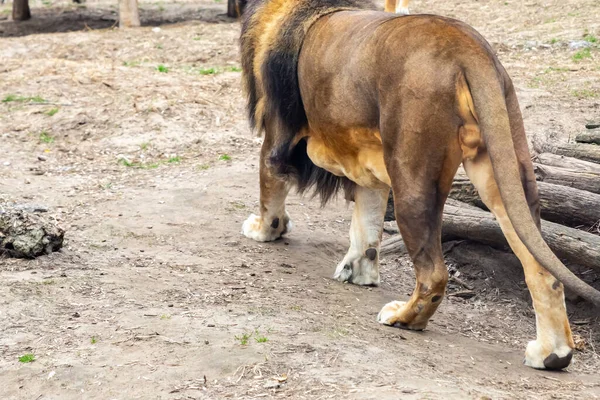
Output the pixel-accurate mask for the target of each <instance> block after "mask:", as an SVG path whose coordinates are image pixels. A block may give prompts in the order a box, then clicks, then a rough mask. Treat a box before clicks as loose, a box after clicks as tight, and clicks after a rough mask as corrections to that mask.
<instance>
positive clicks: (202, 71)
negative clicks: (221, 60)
mask: <svg viewBox="0 0 600 400" xmlns="http://www.w3.org/2000/svg"><path fill="white" fill-rule="evenodd" d="M198 72H199V73H200V75H215V74H218V73H219V70H217V69H216V68H215V67H211V68H200V70H199V71H198Z"/></svg>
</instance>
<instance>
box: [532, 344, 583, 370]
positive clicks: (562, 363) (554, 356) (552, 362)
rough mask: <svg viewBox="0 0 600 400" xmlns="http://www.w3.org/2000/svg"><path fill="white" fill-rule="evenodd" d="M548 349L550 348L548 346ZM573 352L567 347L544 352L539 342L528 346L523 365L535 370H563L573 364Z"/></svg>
mask: <svg viewBox="0 0 600 400" xmlns="http://www.w3.org/2000/svg"><path fill="white" fill-rule="evenodd" d="M546 347H548V346H546ZM572 358H573V350H572V349H571V348H570V347H569V346H566V345H563V346H560V347H558V348H556V349H553V350H544V347H543V346H541V345H540V344H539V343H538V341H537V340H532V341H531V342H529V344H528V345H527V350H526V351H525V360H524V361H523V363H524V364H525V365H527V366H529V367H532V368H535V369H550V370H561V369H564V368H567V367H568V366H569V364H571V360H572Z"/></svg>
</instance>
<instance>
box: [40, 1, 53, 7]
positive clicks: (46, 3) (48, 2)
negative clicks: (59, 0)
mask: <svg viewBox="0 0 600 400" xmlns="http://www.w3.org/2000/svg"><path fill="white" fill-rule="evenodd" d="M42 4H43V5H45V6H46V7H50V6H51V5H52V2H51V1H49V0H42Z"/></svg>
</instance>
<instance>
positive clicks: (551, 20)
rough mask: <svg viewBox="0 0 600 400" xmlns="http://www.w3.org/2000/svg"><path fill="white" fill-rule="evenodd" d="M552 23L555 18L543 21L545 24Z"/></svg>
mask: <svg viewBox="0 0 600 400" xmlns="http://www.w3.org/2000/svg"><path fill="white" fill-rule="evenodd" d="M553 22H556V18H550V19H547V20H546V21H544V23H545V24H551V23H553Z"/></svg>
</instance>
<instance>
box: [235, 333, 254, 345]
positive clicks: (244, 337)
mask: <svg viewBox="0 0 600 400" xmlns="http://www.w3.org/2000/svg"><path fill="white" fill-rule="evenodd" d="M251 337H252V334H251V333H246V332H244V333H243V334H242V335H240V336H237V335H235V336H234V338H235V340H237V341H238V342H240V344H241V345H242V346H246V345H247V344H248V340H249V339H250V338H251Z"/></svg>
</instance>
